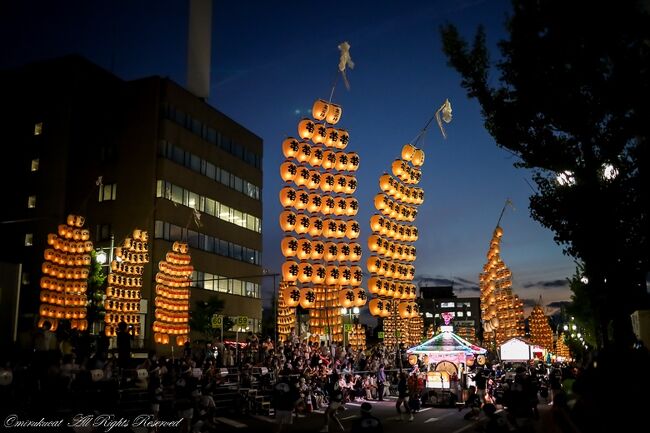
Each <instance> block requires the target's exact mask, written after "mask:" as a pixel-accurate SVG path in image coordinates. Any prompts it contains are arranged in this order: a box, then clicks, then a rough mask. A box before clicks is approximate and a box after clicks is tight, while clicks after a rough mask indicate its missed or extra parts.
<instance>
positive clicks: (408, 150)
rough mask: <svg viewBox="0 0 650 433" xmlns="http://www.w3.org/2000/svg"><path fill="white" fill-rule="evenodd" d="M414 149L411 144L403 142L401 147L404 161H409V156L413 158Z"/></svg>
mask: <svg viewBox="0 0 650 433" xmlns="http://www.w3.org/2000/svg"><path fill="white" fill-rule="evenodd" d="M416 150H417V149H416V148H415V146H413V145H412V144H405V145H404V146H403V147H402V159H403V160H405V161H410V160H411V158H413V155H414V154H415V151H416Z"/></svg>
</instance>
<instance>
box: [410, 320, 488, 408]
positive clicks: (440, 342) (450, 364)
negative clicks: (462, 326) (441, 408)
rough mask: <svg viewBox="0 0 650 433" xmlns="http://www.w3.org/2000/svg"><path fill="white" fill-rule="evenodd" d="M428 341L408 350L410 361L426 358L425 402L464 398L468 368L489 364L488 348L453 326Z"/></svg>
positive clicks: (450, 400)
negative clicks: (460, 335)
mask: <svg viewBox="0 0 650 433" xmlns="http://www.w3.org/2000/svg"><path fill="white" fill-rule="evenodd" d="M441 329H442V332H441V333H439V334H438V335H436V336H434V337H433V338H431V339H430V340H428V341H425V342H424V343H422V344H420V345H418V346H415V347H411V348H410V349H408V350H407V353H408V355H409V363H411V365H415V364H417V362H418V360H419V361H422V363H424V365H425V369H426V383H425V395H424V397H425V398H423V400H424V402H425V403H427V402H428V403H431V404H445V403H446V404H453V402H454V401H458V400H460V397H461V383H462V382H463V379H464V377H465V375H466V373H467V368H468V367H471V366H472V365H474V362H476V363H477V364H479V365H483V364H485V361H486V358H485V353H486V352H487V350H486V349H483V348H482V347H479V346H477V345H475V344H472V343H470V342H469V341H467V340H465V339H463V338H461V337H459V336H458V335H456V334H454V333H453V332H452V327H451V326H442V327H441Z"/></svg>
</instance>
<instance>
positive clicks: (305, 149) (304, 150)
mask: <svg viewBox="0 0 650 433" xmlns="http://www.w3.org/2000/svg"><path fill="white" fill-rule="evenodd" d="M310 132H311V131H310ZM301 151H302V153H303V155H305V156H310V155H311V146H310V145H308V144H303V145H302V149H301Z"/></svg>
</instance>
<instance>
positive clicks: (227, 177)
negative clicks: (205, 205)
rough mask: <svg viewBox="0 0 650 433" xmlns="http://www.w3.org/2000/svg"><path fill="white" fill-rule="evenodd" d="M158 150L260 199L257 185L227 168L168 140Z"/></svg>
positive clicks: (182, 163) (181, 163) (186, 165)
mask: <svg viewBox="0 0 650 433" xmlns="http://www.w3.org/2000/svg"><path fill="white" fill-rule="evenodd" d="M158 152H159V154H160V156H162V157H163V158H167V159H170V160H172V161H174V162H175V163H177V164H180V165H182V166H185V167H186V168H189V169H190V170H192V171H195V172H197V173H201V174H202V175H203V176H207V177H209V178H210V179H212V180H215V181H217V182H219V183H222V184H224V185H226V186H228V187H230V188H232V189H234V190H236V191H239V192H241V193H243V194H245V195H247V196H248V197H250V198H254V199H255V200H259V199H260V195H261V194H260V187H259V186H257V185H253V184H252V183H250V182H249V181H247V180H245V179H242V178H241V177H239V176H235V175H234V174H232V173H230V172H229V171H228V170H225V169H223V168H221V167H217V166H216V165H214V164H212V163H211V162H208V161H207V160H205V159H202V158H201V157H199V156H197V155H194V154H193V153H191V152H188V151H187V150H184V149H182V148H181V147H178V146H176V145H174V144H173V143H170V142H169V141H166V140H162V141H161V142H160V146H159V148H158Z"/></svg>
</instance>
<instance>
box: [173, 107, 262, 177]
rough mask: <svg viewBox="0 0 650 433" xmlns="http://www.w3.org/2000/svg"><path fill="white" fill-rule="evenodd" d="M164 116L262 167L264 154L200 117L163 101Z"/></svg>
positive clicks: (249, 162) (253, 164) (254, 165)
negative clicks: (224, 133) (201, 119)
mask: <svg viewBox="0 0 650 433" xmlns="http://www.w3.org/2000/svg"><path fill="white" fill-rule="evenodd" d="M162 116H163V117H164V118H166V119H169V120H171V121H172V122H176V123H177V124H179V125H181V126H182V127H183V128H185V129H187V130H189V131H192V133H194V134H196V135H198V136H199V137H201V138H203V139H204V140H205V141H208V142H210V143H212V144H215V145H216V146H218V147H219V148H220V149H223V150H224V151H226V152H228V153H230V154H231V155H234V156H235V157H237V158H239V159H241V160H242V161H244V162H246V163H247V164H249V165H252V166H253V167H255V168H259V169H261V168H262V156H261V155H257V154H256V153H254V152H251V151H250V150H248V149H246V148H245V147H244V146H242V145H241V144H238V143H235V142H234V141H233V140H232V139H231V138H230V137H227V136H225V135H223V134H221V132H219V131H217V130H216V129H214V128H210V127H209V126H208V125H206V124H205V123H203V122H201V121H200V120H199V119H195V118H193V117H192V116H190V115H189V114H187V113H184V112H183V111H181V110H179V109H177V108H176V107H174V106H173V105H170V104H168V103H166V102H165V103H163V105H162Z"/></svg>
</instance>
